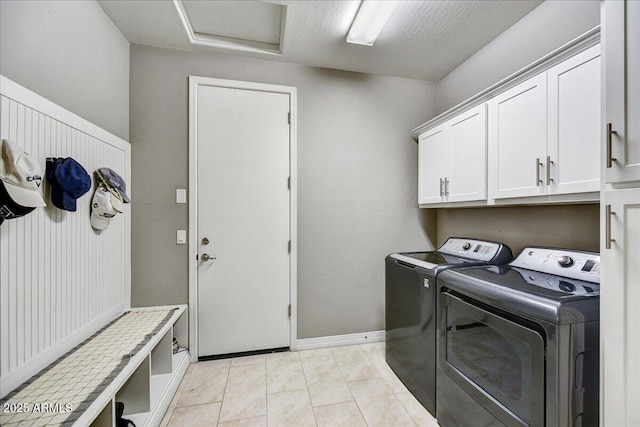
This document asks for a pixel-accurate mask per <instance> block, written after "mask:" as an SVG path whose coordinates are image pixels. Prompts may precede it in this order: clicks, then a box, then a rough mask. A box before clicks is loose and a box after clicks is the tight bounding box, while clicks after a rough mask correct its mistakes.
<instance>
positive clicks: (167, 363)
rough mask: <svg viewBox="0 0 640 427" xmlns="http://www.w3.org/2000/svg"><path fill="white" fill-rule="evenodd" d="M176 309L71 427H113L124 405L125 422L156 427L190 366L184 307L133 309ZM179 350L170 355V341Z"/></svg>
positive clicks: (141, 309) (138, 425) (171, 348)
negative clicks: (128, 420) (117, 405)
mask: <svg viewBox="0 0 640 427" xmlns="http://www.w3.org/2000/svg"><path fill="white" fill-rule="evenodd" d="M158 309H175V312H174V313H173V315H172V317H171V319H170V320H169V321H168V322H167V323H166V324H165V325H164V326H163V327H162V329H161V330H160V331H159V332H158V333H157V334H156V335H155V336H153V337H152V338H151V339H150V340H149V342H147V343H146V344H145V345H144V347H142V348H141V349H140V350H139V351H138V352H137V353H136V354H135V355H134V356H132V358H131V360H130V362H129V363H128V365H127V366H126V368H124V369H123V370H122V372H120V373H119V374H118V375H117V376H116V377H115V378H114V379H113V381H112V383H111V384H110V385H109V387H107V389H105V390H104V392H103V393H102V394H101V395H100V396H99V397H98V398H97V399H96V400H95V401H94V402H93V403H92V404H91V406H89V408H87V410H86V411H85V412H84V414H83V415H82V416H81V417H80V418H79V419H78V420H77V421H76V423H75V424H74V426H91V427H114V426H115V425H116V408H115V407H116V402H122V403H124V415H123V417H124V418H127V419H130V420H131V421H133V422H134V423H135V424H136V426H137V427H144V426H157V425H159V424H160V422H161V421H162V417H163V416H164V414H165V412H166V410H167V408H168V407H169V404H170V403H171V399H172V398H173V396H174V395H175V393H176V390H177V389H178V386H179V384H180V381H181V380H182V378H183V377H184V374H185V372H186V371H187V367H188V366H189V352H188V351H186V349H184V346H185V344H186V343H187V334H188V332H187V313H186V311H187V306H186V305H179V306H168V307H149V308H139V309H132V311H146V310H158ZM174 337H175V338H176V339H177V341H178V343H179V345H180V349H179V351H178V352H177V353H175V354H174V353H173V338H174Z"/></svg>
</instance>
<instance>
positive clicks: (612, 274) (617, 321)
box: [600, 188, 640, 426]
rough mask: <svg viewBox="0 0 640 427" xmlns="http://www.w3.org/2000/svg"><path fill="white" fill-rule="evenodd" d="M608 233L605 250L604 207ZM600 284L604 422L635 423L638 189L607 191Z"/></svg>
mask: <svg viewBox="0 0 640 427" xmlns="http://www.w3.org/2000/svg"><path fill="white" fill-rule="evenodd" d="M608 206H610V208H611V211H612V212H613V214H612V215H610V217H609V218H610V235H611V238H613V239H615V241H614V242H611V248H610V249H606V240H607V239H606V237H607V236H606V235H607V223H608V220H607V215H606V211H607V207H608ZM601 228H602V230H603V237H604V238H603V239H602V240H603V245H602V248H601V260H602V263H603V265H602V272H601V283H602V287H601V288H600V307H601V313H600V319H601V320H600V349H601V354H600V361H601V378H602V383H601V399H602V405H601V408H602V409H601V413H600V418H601V419H600V421H601V422H600V425H602V426H638V425H640V412H639V411H638V396H640V363H638V361H639V360H640V333H638V325H640V310H639V308H640V282H639V280H640V279H639V278H640V262H638V260H639V258H640V189H638V188H635V189H628V190H613V191H606V192H605V195H604V206H603V224H602V227H601Z"/></svg>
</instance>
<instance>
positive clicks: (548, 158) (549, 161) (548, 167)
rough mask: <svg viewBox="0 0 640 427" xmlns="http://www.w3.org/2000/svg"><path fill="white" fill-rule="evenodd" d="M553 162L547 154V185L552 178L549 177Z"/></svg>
mask: <svg viewBox="0 0 640 427" xmlns="http://www.w3.org/2000/svg"><path fill="white" fill-rule="evenodd" d="M552 164H553V160H551V156H547V185H551V183H552V182H553V178H551V165H552Z"/></svg>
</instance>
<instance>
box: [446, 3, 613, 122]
mask: <svg viewBox="0 0 640 427" xmlns="http://www.w3.org/2000/svg"><path fill="white" fill-rule="evenodd" d="M599 24H600V1H598V0H586V1H584V0H569V1H566V0H547V1H545V2H544V3H542V4H541V5H540V6H538V7H537V8H535V9H534V10H533V11H531V12H530V13H529V14H527V15H526V16H524V17H523V18H522V19H521V20H520V21H518V22H516V23H515V24H514V25H513V26H511V27H510V28H509V29H507V30H506V31H505V32H503V33H502V34H500V35H499V36H498V37H496V38H495V39H494V40H493V41H492V42H491V43H489V44H488V45H486V46H485V47H483V48H482V49H480V50H479V51H478V52H477V53H475V54H474V55H473V56H472V57H471V58H469V59H467V60H466V61H465V62H463V63H462V64H460V65H459V66H458V67H457V68H455V69H454V70H453V71H451V72H450V73H449V74H447V75H446V76H445V77H443V78H442V79H441V80H440V81H439V82H438V95H437V96H438V98H437V99H438V101H437V110H438V114H440V113H442V112H444V111H446V110H448V109H450V108H452V107H454V106H456V105H457V104H459V103H460V102H462V101H465V100H466V99H468V98H470V97H472V96H473V95H475V94H477V93H479V92H481V91H483V90H484V89H486V88H488V87H490V86H491V85H493V84H495V83H497V82H499V81H500V80H502V79H503V78H505V77H507V76H509V75H511V74H513V73H514V72H516V71H518V70H520V69H521V68H523V67H525V66H527V65H529V64H530V63H532V62H534V61H535V60H537V59H539V58H541V57H543V56H544V55H546V54H548V53H550V52H552V51H553V50H555V49H557V48H559V47H560V46H562V45H564V44H565V43H567V42H569V41H571V40H573V39H574V38H576V37H578V36H580V35H581V34H583V33H585V32H587V31H588V30H590V29H592V28H594V27H596V26H597V25H599Z"/></svg>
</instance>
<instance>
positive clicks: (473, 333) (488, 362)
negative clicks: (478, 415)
mask: <svg viewBox="0 0 640 427" xmlns="http://www.w3.org/2000/svg"><path fill="white" fill-rule="evenodd" d="M440 303H441V312H440V315H441V317H440V319H439V320H440V323H439V329H438V335H439V336H438V338H439V340H440V341H439V343H438V344H439V347H438V352H439V355H438V356H439V357H438V363H439V365H440V368H441V369H442V371H444V372H445V373H446V374H447V375H448V376H449V377H450V378H451V379H452V380H453V381H454V382H455V383H456V384H457V385H458V386H459V388H460V389H461V390H460V392H461V393H464V392H466V393H467V394H468V395H470V396H471V397H473V398H474V399H475V400H476V401H477V402H478V403H480V404H481V405H482V406H483V407H484V408H485V409H486V410H487V411H489V412H490V413H491V414H493V416H494V417H495V418H496V419H498V420H499V421H500V422H502V423H503V424H505V425H506V426H518V427H519V426H543V425H544V414H545V411H544V351H545V342H544V339H543V337H542V336H541V335H540V333H538V332H537V331H536V330H535V329H533V326H532V325H529V326H525V325H524V324H523V323H526V321H523V322H522V323H517V320H516V319H515V318H507V317H506V315H505V314H498V313H496V312H491V311H488V310H491V309H487V308H484V307H481V306H480V304H475V303H474V302H473V301H468V300H466V298H465V299H464V300H463V299H462V297H458V296H456V295H453V294H452V293H449V292H448V291H444V292H443V293H442V294H441V299H440Z"/></svg>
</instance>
